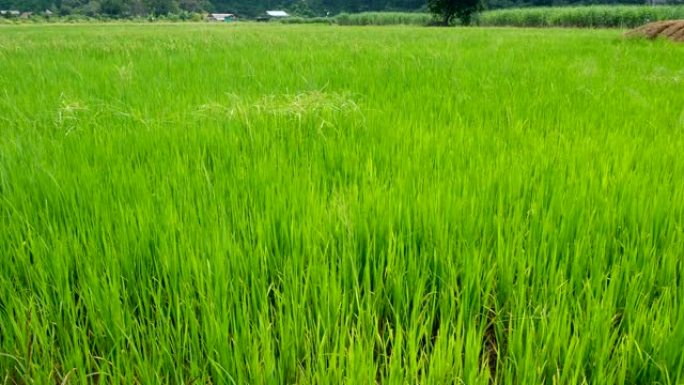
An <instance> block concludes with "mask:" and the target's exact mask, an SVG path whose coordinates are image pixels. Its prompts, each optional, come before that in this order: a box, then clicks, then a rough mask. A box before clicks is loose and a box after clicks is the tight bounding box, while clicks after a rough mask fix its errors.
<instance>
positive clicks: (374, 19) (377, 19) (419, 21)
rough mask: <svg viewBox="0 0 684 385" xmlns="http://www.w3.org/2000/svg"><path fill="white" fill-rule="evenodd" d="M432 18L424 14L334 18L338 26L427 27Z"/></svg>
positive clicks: (388, 14)
mask: <svg viewBox="0 0 684 385" xmlns="http://www.w3.org/2000/svg"><path fill="white" fill-rule="evenodd" d="M431 21H432V17H431V16H430V15H429V14H425V13H407V12H362V13H352V14H349V13H341V14H339V15H337V16H335V22H336V23H337V24H339V25H400V24H404V25H428V24H430V22H431Z"/></svg>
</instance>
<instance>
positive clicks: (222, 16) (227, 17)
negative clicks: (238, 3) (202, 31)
mask: <svg viewBox="0 0 684 385" xmlns="http://www.w3.org/2000/svg"><path fill="white" fill-rule="evenodd" d="M236 18H237V17H236V16H235V14H232V13H212V14H211V15H209V21H219V22H227V21H234V20H235V19H236Z"/></svg>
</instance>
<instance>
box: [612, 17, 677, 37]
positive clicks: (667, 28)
mask: <svg viewBox="0 0 684 385" xmlns="http://www.w3.org/2000/svg"><path fill="white" fill-rule="evenodd" d="M625 36H627V37H639V36H641V37H646V38H649V39H655V38H657V37H660V36H662V37H666V38H668V39H670V40H672V41H682V42H684V20H665V21H656V22H655V23H648V24H646V25H642V26H641V27H639V28H636V29H633V30H631V31H629V32H627V33H626V34H625Z"/></svg>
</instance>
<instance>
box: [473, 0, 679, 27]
mask: <svg viewBox="0 0 684 385" xmlns="http://www.w3.org/2000/svg"><path fill="white" fill-rule="evenodd" d="M673 19H684V7H683V6H658V7H651V6H616V5H610V6H590V7H554V8H551V7H547V8H519V9H500V10H493V11H488V12H483V13H480V14H479V15H478V16H477V23H478V24H479V25H484V26H516V27H588V28H599V27H600V28H633V27H637V26H640V25H642V24H645V23H648V22H651V21H657V20H673Z"/></svg>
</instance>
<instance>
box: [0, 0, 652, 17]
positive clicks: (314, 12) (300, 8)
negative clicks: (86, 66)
mask: <svg viewBox="0 0 684 385" xmlns="http://www.w3.org/2000/svg"><path fill="white" fill-rule="evenodd" d="M437 2H439V1H437ZM449 2H450V0H446V1H445V3H449ZM643 2H644V0H486V4H484V5H485V6H486V7H488V8H502V7H515V6H542V5H544V6H546V5H566V4H573V5H579V4H606V3H622V4H629V3H632V4H642V3H643ZM434 3H435V1H433V0H427V1H426V0H0V9H3V10H10V9H11V10H19V11H28V12H44V11H46V10H50V11H51V12H53V13H54V14H57V15H70V14H81V15H87V16H96V15H105V16H110V17H131V16H147V15H165V14H170V13H174V14H178V13H181V12H231V13H236V14H238V15H240V16H243V17H254V16H258V15H261V14H263V12H265V11H266V10H268V9H284V10H287V11H289V12H290V13H292V14H295V15H298V16H325V15H326V14H331V15H334V14H337V13H340V12H365V11H428V10H429V9H430V8H431V7H430V8H429V7H428V4H434Z"/></svg>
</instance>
